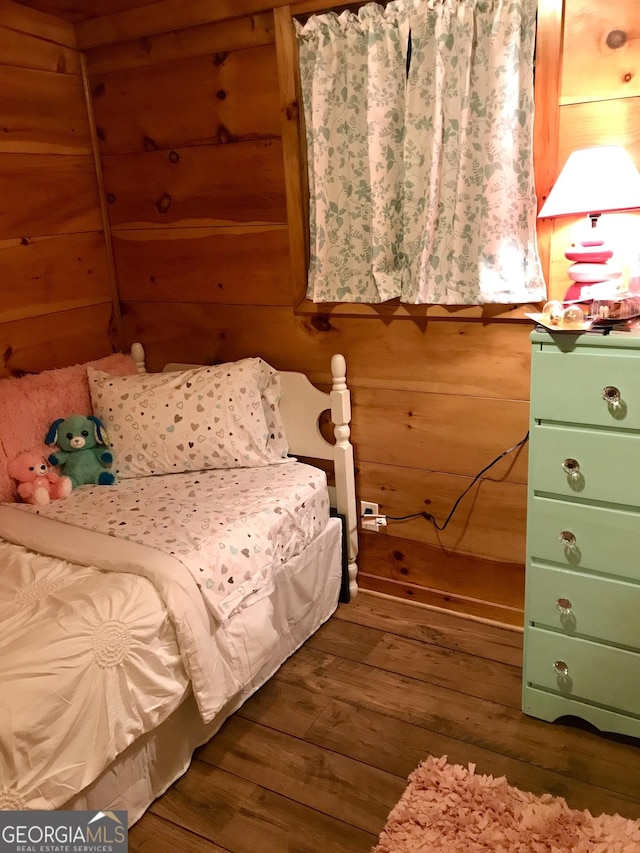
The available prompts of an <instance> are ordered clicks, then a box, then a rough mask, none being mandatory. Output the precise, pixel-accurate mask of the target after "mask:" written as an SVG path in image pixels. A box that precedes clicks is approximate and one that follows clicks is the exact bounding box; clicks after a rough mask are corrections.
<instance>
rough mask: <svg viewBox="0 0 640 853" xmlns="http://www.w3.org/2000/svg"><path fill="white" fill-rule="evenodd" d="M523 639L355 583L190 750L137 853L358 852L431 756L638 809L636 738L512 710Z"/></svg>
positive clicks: (579, 801)
mask: <svg viewBox="0 0 640 853" xmlns="http://www.w3.org/2000/svg"><path fill="white" fill-rule="evenodd" d="M521 654H522V635H521V634H519V633H518V632H516V631H511V630H508V629H503V628H499V627H494V626H492V625H485V624H482V623H479V622H472V621H468V620H465V619H462V618H459V617H457V616H456V615H453V614H449V613H445V612H442V611H437V610H430V609H426V608H423V607H420V606H417V605H414V604H412V603H410V602H404V601H400V600H393V599H388V598H384V597H380V596H377V595H375V594H371V593H367V592H361V593H360V595H359V596H358V597H357V598H356V599H355V600H354V601H353V602H352V603H351V604H349V605H341V606H340V608H339V609H338V612H337V613H336V614H335V615H334V616H333V617H332V618H331V619H330V620H329V622H327V623H326V624H325V625H324V626H323V627H322V628H321V629H320V630H319V631H318V632H317V634H315V636H313V637H312V638H311V639H310V640H308V641H307V643H306V644H305V645H304V646H303V647H302V648H301V649H300V650H299V651H298V652H297V653H296V654H295V655H294V656H293V657H292V658H290V659H289V660H288V661H287V662H286V663H285V664H284V665H283V667H282V668H281V669H280V671H279V672H278V673H277V674H276V675H275V676H274V677H273V678H272V679H271V681H269V682H268V683H267V684H266V685H265V686H264V687H263V688H262V689H261V690H259V691H258V692H257V693H256V694H255V695H254V696H253V697H251V699H250V700H249V701H248V702H247V703H246V704H245V705H244V706H243V707H242V708H241V709H240V710H239V711H238V712H237V713H236V714H234V715H233V716H232V717H231V718H230V719H229V720H228V721H227V722H226V723H225V725H224V727H223V728H222V730H221V731H220V732H219V733H218V735H216V736H215V737H214V738H213V739H212V740H211V741H210V742H209V743H208V744H206V745H205V746H203V747H201V748H200V749H199V750H198V751H197V752H196V754H195V757H194V760H193V763H192V765H191V767H190V769H189V771H188V772H187V773H186V774H185V775H184V776H183V777H182V778H181V779H179V780H178V781H177V782H176V783H175V784H174V785H173V786H172V787H171V788H170V789H169V791H168V792H167V793H166V794H165V795H164V796H163V797H161V798H160V799H159V800H157V801H156V802H155V803H154V805H153V806H152V807H151V808H150V810H149V811H148V812H147V813H146V814H145V815H144V816H143V817H142V819H141V820H140V821H139V822H138V823H137V824H136V825H135V826H134V827H132V829H131V830H130V834H129V849H130V851H131V853H143V851H144V853H177V852H178V851H179V853H214V851H231V853H329V851H331V853H334V851H335V852H336V853H337V852H338V851H344V853H359V851H369V850H370V849H371V847H372V846H373V845H374V844H375V843H376V841H377V837H378V834H379V832H380V830H381V829H382V827H383V825H384V823H385V821H386V818H387V815H388V813H389V811H390V810H391V808H392V806H393V805H394V804H395V803H396V802H397V800H398V799H399V798H400V795H401V794H402V792H403V790H404V788H405V786H406V778H407V776H408V774H409V773H410V772H411V771H412V770H413V769H414V768H415V767H416V766H417V765H418V764H419V763H420V761H422V760H423V759H424V758H426V757H427V755H429V754H430V753H431V754H434V755H447V756H448V757H449V761H450V762H451V763H458V764H464V765H466V764H468V763H469V762H473V763H474V764H476V766H477V769H478V772H481V773H490V774H492V775H494V776H502V775H505V776H506V777H507V779H508V780H509V782H510V783H511V784H512V785H515V786H517V787H519V788H522V789H524V790H529V791H533V792H535V793H544V792H545V791H546V792H550V793H552V794H555V795H558V796H562V797H565V798H566V800H567V801H568V803H569V805H570V806H572V807H573V808H578V809H585V808H587V809H589V810H590V811H591V812H592V813H593V814H600V813H602V812H609V813H615V812H618V813H619V814H621V815H623V816H625V817H630V818H634V819H638V818H640V785H639V784H638V779H640V741H636V740H631V739H628V738H621V737H615V736H603V735H601V734H598V733H596V732H595V731H593V730H590V729H588V728H587V726H586V724H580V723H579V722H578V721H569V722H563V723H554V724H550V723H544V722H542V721H540V720H535V719H533V718H530V717H526V716H525V715H524V714H523V713H522V712H521V711H520V677H521V669H520V664H521Z"/></svg>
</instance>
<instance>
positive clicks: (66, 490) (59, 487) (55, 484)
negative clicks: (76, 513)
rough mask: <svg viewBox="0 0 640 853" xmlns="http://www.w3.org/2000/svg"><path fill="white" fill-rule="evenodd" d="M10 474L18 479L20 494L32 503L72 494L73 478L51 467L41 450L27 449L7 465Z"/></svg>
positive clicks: (46, 501)
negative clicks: (64, 475)
mask: <svg viewBox="0 0 640 853" xmlns="http://www.w3.org/2000/svg"><path fill="white" fill-rule="evenodd" d="M7 470H8V471H9V475H10V476H11V477H13V479H14V480H17V481H18V494H19V495H20V497H21V498H22V499H23V500H24V501H26V502H27V503H30V504H37V505H40V506H41V505H42V504H48V503H49V502H50V501H52V500H55V499H56V498H66V497H67V495H70V494H71V480H70V479H69V477H61V476H60V474H58V472H57V471H56V470H55V469H53V468H50V467H49V465H48V464H47V462H46V461H45V458H44V456H43V454H42V453H41V452H40V451H39V450H27V451H26V453H21V454H20V456H18V457H17V458H16V459H14V460H12V461H11V462H9V465H8V466H7Z"/></svg>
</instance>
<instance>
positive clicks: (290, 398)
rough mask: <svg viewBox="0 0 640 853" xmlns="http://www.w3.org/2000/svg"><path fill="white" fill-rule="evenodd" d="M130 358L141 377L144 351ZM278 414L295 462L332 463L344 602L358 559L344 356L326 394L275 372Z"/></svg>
mask: <svg viewBox="0 0 640 853" xmlns="http://www.w3.org/2000/svg"><path fill="white" fill-rule="evenodd" d="M131 355H132V357H133V359H134V361H135V362H136V365H137V367H138V372H139V373H145V372H146V366H145V356H144V347H143V345H142V344H140V343H134V344H132V346H131ZM199 366H201V365H196V364H182V363H178V362H172V363H170V364H167V365H165V367H164V368H163V371H173V370H188V369H189V368H192V367H199ZM279 376H280V388H281V397H280V414H281V416H282V421H283V424H284V428H285V434H286V436H287V441H288V444H289V452H290V453H291V454H292V455H294V456H305V457H310V458H311V459H322V460H325V461H330V462H333V468H334V477H335V486H333V487H331V488H330V490H329V491H330V496H331V505H332V506H333V507H334V508H335V509H336V511H337V512H338V513H339V514H340V515H342V516H343V517H344V519H345V535H346V554H347V572H348V584H349V597H350V598H353V597H354V596H355V595H356V594H357V592H358V584H357V573H358V567H357V563H356V559H357V555H358V516H357V509H356V490H355V468H354V461H353V446H352V444H351V441H350V435H351V429H350V426H349V424H350V423H351V392H350V391H349V389H348V387H347V378H346V377H347V364H346V361H345V358H344V356H342V355H334V356H333V357H332V359H331V376H332V386H331V391H330V392H329V393H325V392H324V391H320V390H319V389H318V388H316V387H315V385H312V383H311V382H310V381H309V379H308V378H307V377H306V376H305V375H304V373H295V372H290V371H279ZM326 411H329V412H330V413H331V420H332V422H333V433H334V436H335V444H332V443H331V442H329V441H327V440H326V439H325V438H324V436H323V435H322V432H321V430H320V418H321V416H322V415H323V413H324V412H326Z"/></svg>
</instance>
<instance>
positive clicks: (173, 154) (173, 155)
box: [167, 149, 180, 163]
mask: <svg viewBox="0 0 640 853" xmlns="http://www.w3.org/2000/svg"><path fill="white" fill-rule="evenodd" d="M167 156H168V158H169V162H170V163H179V162H180V155H179V154H178V152H177V151H174V150H173V149H172V150H171V151H169V154H168V155H167Z"/></svg>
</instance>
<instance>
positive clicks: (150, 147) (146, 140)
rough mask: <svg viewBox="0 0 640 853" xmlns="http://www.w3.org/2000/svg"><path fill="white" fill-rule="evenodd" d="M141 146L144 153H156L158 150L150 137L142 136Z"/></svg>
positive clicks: (156, 144)
mask: <svg viewBox="0 0 640 853" xmlns="http://www.w3.org/2000/svg"><path fill="white" fill-rule="evenodd" d="M142 144H143V146H144V150H145V151H157V150H158V143H157V142H156V141H155V139H152V138H151V137H150V136H143V137H142Z"/></svg>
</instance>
